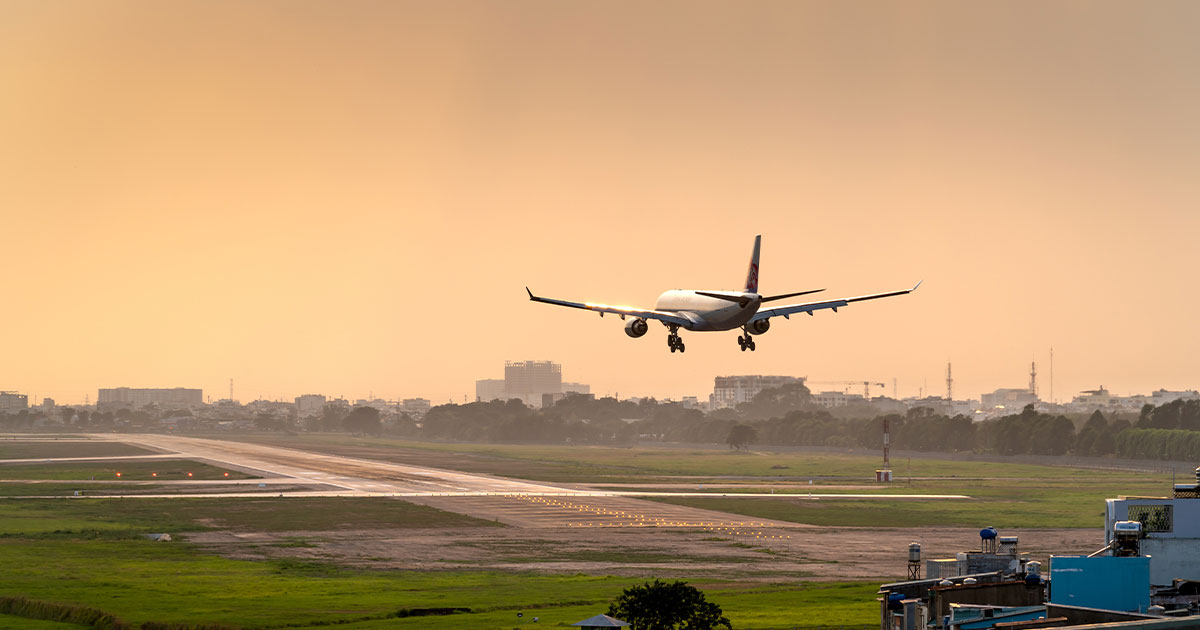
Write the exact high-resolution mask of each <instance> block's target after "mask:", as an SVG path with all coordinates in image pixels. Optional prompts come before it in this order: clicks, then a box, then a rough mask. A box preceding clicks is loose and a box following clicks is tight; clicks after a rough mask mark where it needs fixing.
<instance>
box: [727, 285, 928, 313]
mask: <svg viewBox="0 0 1200 630" xmlns="http://www.w3.org/2000/svg"><path fill="white" fill-rule="evenodd" d="M919 286H921V283H920V282H918V283H917V285H916V286H914V287H913V288H911V289H904V290H903V291H888V292H887V293H872V294H870V295H860V296H858V297H850V298H842V299H840V300H827V301H825V302H809V303H807V304H789V305H787V306H777V307H775V308H769V309H765V310H761V311H759V312H758V313H756V314H755V315H754V317H753V318H751V319H750V321H751V322H757V321H760V320H763V319H767V318H768V317H777V316H779V315H782V316H783V317H785V318H787V317H789V316H790V315H792V314H794V313H808V314H809V315H812V314H813V311H819V310H822V309H827V308H828V309H833V312H835V313H836V312H837V310H838V309H839V308H841V307H843V306H846V305H848V304H850V303H851V302H862V301H865V300H877V299H879V298H885V297H892V296H893V295H904V294H905V293H912V292H913V291H916V290H917V287H919Z"/></svg>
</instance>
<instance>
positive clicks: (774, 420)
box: [0, 383, 1200, 460]
mask: <svg viewBox="0 0 1200 630" xmlns="http://www.w3.org/2000/svg"><path fill="white" fill-rule="evenodd" d="M190 415H191V412H188V411H186V410H182V411H172V410H158V411H156V410H138V411H131V410H128V409H121V410H117V411H104V412H98V411H97V412H90V413H89V411H88V410H86V409H73V408H70V407H63V408H58V409H57V410H54V411H51V412H47V411H43V410H37V409H31V410H21V411H19V412H16V413H7V414H0V429H7V430H29V429H32V428H34V427H35V426H37V421H39V420H47V419H50V420H53V421H55V422H57V423H58V424H60V425H61V426H64V427H72V428H73V427H80V428H92V429H99V430H112V429H114V428H116V429H119V428H121V427H122V426H134V427H144V426H147V425H153V423H155V422H157V420H159V419H160V418H159V417H160V416H161V417H174V418H185V419H186V418H187V417H188V416H190ZM54 416H57V417H54ZM242 420H243V421H245V423H247V424H249V425H250V426H252V427H253V428H255V429H257V430H262V431H321V432H337V431H341V432H348V433H357V434H367V435H390V436H397V437H408V438H416V439H433V440H452V441H469V442H514V443H515V442H526V443H548V444H563V443H579V444H633V443H637V442H657V441H661V442H692V443H717V444H721V443H724V444H728V445H729V446H730V447H731V448H745V447H747V446H750V445H752V444H772V445H784V446H826V447H841V448H867V449H874V448H878V447H879V446H880V445H881V444H882V443H883V426H884V423H885V421H886V422H887V424H889V425H890V429H891V445H892V446H893V447H894V448H897V449H903V450H912V451H927V452H947V453H954V452H976V453H995V454H999V455H1026V454H1032V455H1066V454H1074V455H1088V456H1115V457H1124V458H1139V459H1175V460H1189V459H1190V460H1200V400H1176V401H1174V402H1170V403H1167V404H1164V405H1160V406H1157V407H1155V406H1152V405H1146V406H1145V407H1144V408H1143V409H1142V411H1141V413H1140V415H1139V416H1138V418H1137V419H1136V420H1135V421H1133V422H1132V423H1131V422H1129V421H1127V420H1124V419H1115V418H1107V417H1105V416H1104V414H1102V413H1101V412H1100V411H1096V412H1095V413H1093V414H1091V416H1089V417H1088V418H1087V419H1086V420H1085V421H1082V422H1079V420H1080V419H1076V420H1072V419H1071V418H1068V417H1066V416H1063V415H1055V414H1048V413H1043V412H1040V411H1037V410H1036V409H1035V408H1034V406H1033V405H1029V406H1027V407H1025V408H1024V409H1023V410H1022V411H1021V412H1019V413H1014V414H1010V415H1007V416H1003V417H1000V418H994V419H991V420H985V421H982V422H975V421H973V420H972V419H971V418H968V417H966V416H961V415H958V416H946V415H942V414H936V413H933V411H932V410H930V409H928V408H914V409H910V410H909V411H908V412H907V413H906V414H890V415H886V416H875V417H871V418H839V417H836V416H834V415H833V414H831V413H830V412H829V410H827V409H824V408H821V407H818V406H816V405H814V404H813V403H812V400H811V395H810V393H809V391H808V389H807V388H806V387H805V386H804V385H803V384H800V383H793V384H788V385H784V386H782V387H777V388H770V389H765V390H763V391H762V392H760V393H759V394H758V395H757V396H755V397H754V398H753V399H752V400H750V401H748V402H745V403H742V404H740V405H737V406H736V407H733V408H729V409H720V410H716V411H713V412H710V413H707V414H705V413H703V412H701V411H700V410H698V409H692V408H688V407H686V406H684V405H682V404H680V403H675V402H669V401H665V402H660V401H656V400H654V399H644V400H641V401H637V402H635V401H628V400H616V399H614V398H592V397H590V396H579V395H569V396H566V397H564V398H563V399H561V400H559V401H558V402H557V403H556V404H554V405H552V406H549V407H546V408H543V409H534V408H530V407H526V406H525V405H524V404H522V403H521V401H519V400H508V401H499V400H497V401H491V402H476V403H469V404H461V405H459V404H453V403H451V404H446V405H440V406H437V407H434V408H432V409H431V410H430V411H429V412H428V413H427V414H426V415H425V416H424V417H423V418H413V417H411V416H409V415H407V414H403V413H380V411H378V410H376V409H374V408H372V407H365V406H363V407H348V406H346V405H334V404H330V405H326V406H325V407H324V409H323V410H322V412H321V413H320V414H319V415H316V416H312V417H309V418H304V419H300V418H296V417H295V416H294V415H292V416H289V417H280V416H278V415H272V414H266V413H259V414H255V415H247V417H246V418H242Z"/></svg>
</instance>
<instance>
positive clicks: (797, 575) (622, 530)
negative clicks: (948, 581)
mask: <svg viewBox="0 0 1200 630" xmlns="http://www.w3.org/2000/svg"><path fill="white" fill-rule="evenodd" d="M1004 534H1005V535H1015V536H1019V537H1020V545H1021V549H1022V550H1023V551H1029V552H1031V557H1032V558H1033V559H1035V560H1041V561H1045V560H1046V557H1047V556H1048V555H1049V554H1050V553H1055V554H1079V553H1089V552H1091V551H1094V550H1095V549H1096V548H1098V547H1099V546H1100V544H1101V538H1103V533H1102V532H1101V531H1099V530H1078V529H1041V530H1006V531H1005V532H1004ZM772 536H774V537H773V538H772ZM188 539H189V540H191V541H192V542H195V543H198V544H201V545H204V546H206V547H208V548H210V549H211V550H212V551H214V552H216V553H219V554H221V555H225V556H228V557H234V558H244V559H258V560H261V559H282V558H292V559H303V560H312V561H324V562H332V563H336V564H342V565H347V566H354V567H371V568H395V569H408V570H463V569H468V570H489V571H502V572H537V573H552V574H564V573H565V574H572V573H584V574H590V575H622V576H635V577H641V576H658V577H687V576H692V577H694V576H697V575H704V576H706V577H710V578H713V579H737V580H752V581H764V582H767V581H778V580H781V579H782V580H858V579H879V580H881V581H886V580H894V579H903V578H904V577H905V576H906V570H907V569H906V564H905V562H906V560H907V548H908V543H909V542H910V541H917V542H920V543H921V544H922V549H923V550H924V551H925V553H926V557H927V558H943V557H951V558H952V557H954V554H955V553H957V552H960V551H972V550H976V549H978V546H979V532H978V530H977V529H974V528H934V529H924V530H920V531H916V530H912V529H887V528H878V529H876V528H847V527H811V528H775V527H761V528H760V527H755V528H749V527H745V528H740V529H704V528H690V527H688V528H670V527H591V528H586V527H585V528H524V529H521V528H496V529H493V528H487V529H482V530H481V529H478V528H457V529H416V530H414V529H409V530H403V531H400V530H386V529H375V530H354V531H335V532H330V531H320V532H285V533H272V534H265V533H260V532H255V533H232V532H205V533H198V534H191V535H188Z"/></svg>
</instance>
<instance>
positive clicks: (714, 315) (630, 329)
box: [525, 234, 921, 353]
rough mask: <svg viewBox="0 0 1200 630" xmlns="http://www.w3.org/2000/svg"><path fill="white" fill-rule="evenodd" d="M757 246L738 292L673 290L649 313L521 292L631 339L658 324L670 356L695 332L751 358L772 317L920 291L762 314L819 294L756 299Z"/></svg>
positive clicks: (759, 238) (834, 308) (756, 242)
mask: <svg viewBox="0 0 1200 630" xmlns="http://www.w3.org/2000/svg"><path fill="white" fill-rule="evenodd" d="M761 245H762V235H761V234H759V235H758V236H755V237H754V252H753V253H752V254H751V255H750V270H749V271H748V272H747V273H746V284H745V286H744V287H743V288H742V290H741V291H692V290H682V289H675V290H671V291H666V292H664V293H663V294H662V295H660V296H658V302H657V303H656V304H655V305H654V308H653V309H652V310H647V309H640V308H634V307H631V306H610V305H608V304H594V303H592V302H568V301H566V300H555V299H551V298H544V297H539V296H536V295H534V294H533V291H530V290H529V287H525V292H526V293H528V294H529V299H530V300H533V301H534V302H543V303H546V304H554V305H556V306H567V307H570V308H581V309H586V310H589V311H598V312H599V313H600V316H601V317H604V314H605V313H614V314H616V315H617V316H618V317H620V318H621V319H622V320H625V318H626V317H631V318H633V319H631V320H629V322H628V323H626V324H625V334H627V335H629V336H630V337H633V338H635V339H636V338H638V337H641V336H642V335H645V334H646V332H647V331H649V330H650V325H649V323H648V321H647V320H651V319H654V320H658V321H659V322H661V323H662V325H663V326H666V327H667V330H668V331H669V332H668V334H667V346H668V347H669V348H670V349H671V352H672V353H674V352H676V351H678V352H681V353H682V352H683V351H684V350H686V346H685V345H684V343H683V338H682V337H680V336H679V330H680V329H681V328H682V329H683V330H691V331H696V332H702V331H703V332H708V331H722V330H733V329H735V328H741V329H742V334H741V335H738V345H739V346H741V348H742V352H745V351H746V350H750V351H752V352H753V351H754V348H755V343H754V336H753V335H761V334H763V333H765V332H767V330H768V329H769V328H770V327H771V318H772V317H783V318H784V319H791V316H792V315H793V314H795V313H808V314H809V315H812V314H813V313H814V312H815V311H819V310H823V309H830V310H832V311H833V312H835V313H836V312H837V310H838V309H839V308H841V307H843V306H846V305H848V304H851V303H854V302H862V301H865V300H876V299H879V298H885V297H892V296H893V295H904V294H906V293H912V292H913V291H916V290H917V287H919V286H921V283H920V282H918V283H917V284H916V286H914V287H913V288H911V289H903V290H900V291H889V292H887V293H872V294H870V295H860V296H858V297H849V298H842V299H840V300H827V301H824V302H807V303H803V304H789V305H787V306H776V307H774V308H766V309H763V308H761V307H762V306H763V305H764V304H766V303H768V302H774V301H776V300H782V299H785V298H791V297H797V296H800V295H809V294H811V293H819V292H821V291H824V290H825V289H810V290H808V291H799V292H796V293H783V294H780V295H760V294H759V292H758V252H759V248H760V246H761Z"/></svg>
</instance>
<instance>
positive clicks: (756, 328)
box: [750, 319, 771, 335]
mask: <svg viewBox="0 0 1200 630" xmlns="http://www.w3.org/2000/svg"><path fill="white" fill-rule="evenodd" d="M770 328H771V320H769V319H760V320H758V321H756V322H750V332H752V333H754V334H756V335H761V334H763V333H765V332H767V330H769V329H770Z"/></svg>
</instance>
